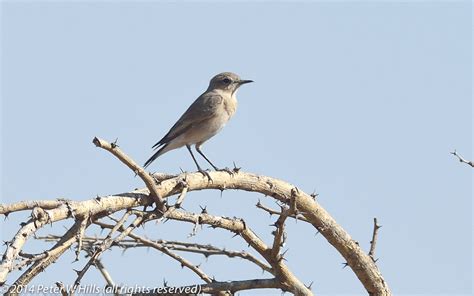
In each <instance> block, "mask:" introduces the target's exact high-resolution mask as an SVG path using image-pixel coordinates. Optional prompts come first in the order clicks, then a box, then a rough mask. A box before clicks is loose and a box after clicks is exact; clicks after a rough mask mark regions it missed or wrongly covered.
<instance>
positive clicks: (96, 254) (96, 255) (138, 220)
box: [71, 211, 144, 295]
mask: <svg viewBox="0 0 474 296" xmlns="http://www.w3.org/2000/svg"><path fill="white" fill-rule="evenodd" d="M129 215H130V212H129V211H127V212H126V213H125V214H124V215H123V217H122V219H120V221H119V222H118V223H117V224H116V225H115V226H114V227H113V228H112V230H111V231H110V232H109V234H108V235H107V237H106V239H105V240H104V241H103V242H102V244H100V246H99V247H98V248H97V249H96V250H95V251H94V254H93V255H92V256H91V258H90V259H89V261H88V262H87V264H86V265H85V266H84V267H83V268H82V269H81V270H80V271H79V272H78V273H77V278H76V280H75V281H74V284H73V286H72V290H71V295H73V294H74V292H75V290H76V289H77V287H78V286H79V284H80V282H81V280H82V278H83V277H84V275H85V274H86V272H87V270H88V269H89V267H90V266H91V265H92V264H94V263H95V260H97V259H98V258H99V257H100V256H101V255H102V253H103V252H105V251H106V250H107V249H109V248H110V246H111V245H112V244H113V243H114V242H116V241H120V240H122V239H123V238H124V237H125V236H126V235H127V234H128V233H130V232H131V231H132V230H133V229H135V228H136V227H137V226H139V225H140V224H141V222H142V221H143V220H144V217H143V216H138V217H136V218H135V220H134V221H133V222H132V223H131V224H130V225H129V226H128V227H127V228H126V229H125V230H123V231H122V230H120V231H122V233H121V234H120V235H119V236H117V237H116V238H115V239H112V234H113V233H114V232H115V231H117V230H119V228H120V227H121V226H122V225H123V223H125V221H126V220H127V218H128V217H129Z"/></svg>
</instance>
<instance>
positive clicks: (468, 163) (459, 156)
mask: <svg viewBox="0 0 474 296" xmlns="http://www.w3.org/2000/svg"><path fill="white" fill-rule="evenodd" d="M451 154H452V155H454V156H456V157H457V158H458V160H459V161H460V162H462V163H465V164H467V165H469V166H471V167H473V168H474V162H472V161H471V160H466V159H464V158H463V157H462V156H461V155H459V154H458V153H457V152H456V150H454V151H453V152H451Z"/></svg>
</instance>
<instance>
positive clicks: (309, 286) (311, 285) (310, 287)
mask: <svg viewBox="0 0 474 296" xmlns="http://www.w3.org/2000/svg"><path fill="white" fill-rule="evenodd" d="M313 283H314V282H311V283H310V284H309V285H308V286H306V288H308V289H309V290H310V291H312V287H313Z"/></svg>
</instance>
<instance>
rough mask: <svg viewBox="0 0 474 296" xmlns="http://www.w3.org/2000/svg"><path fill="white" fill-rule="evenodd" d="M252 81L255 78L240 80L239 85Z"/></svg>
mask: <svg viewBox="0 0 474 296" xmlns="http://www.w3.org/2000/svg"><path fill="white" fill-rule="evenodd" d="M251 82H253V80H239V85H242V84H246V83H251Z"/></svg>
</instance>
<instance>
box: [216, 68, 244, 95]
mask: <svg viewBox="0 0 474 296" xmlns="http://www.w3.org/2000/svg"><path fill="white" fill-rule="evenodd" d="M250 82H253V81H252V80H243V79H240V77H239V75H237V74H234V73H231V72H224V73H220V74H217V75H216V76H214V77H212V79H211V82H210V83H209V88H208V90H213V89H220V90H223V91H226V92H230V93H232V94H234V93H235V91H236V90H237V89H238V88H239V87H240V86H241V85H242V84H246V83H250Z"/></svg>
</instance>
